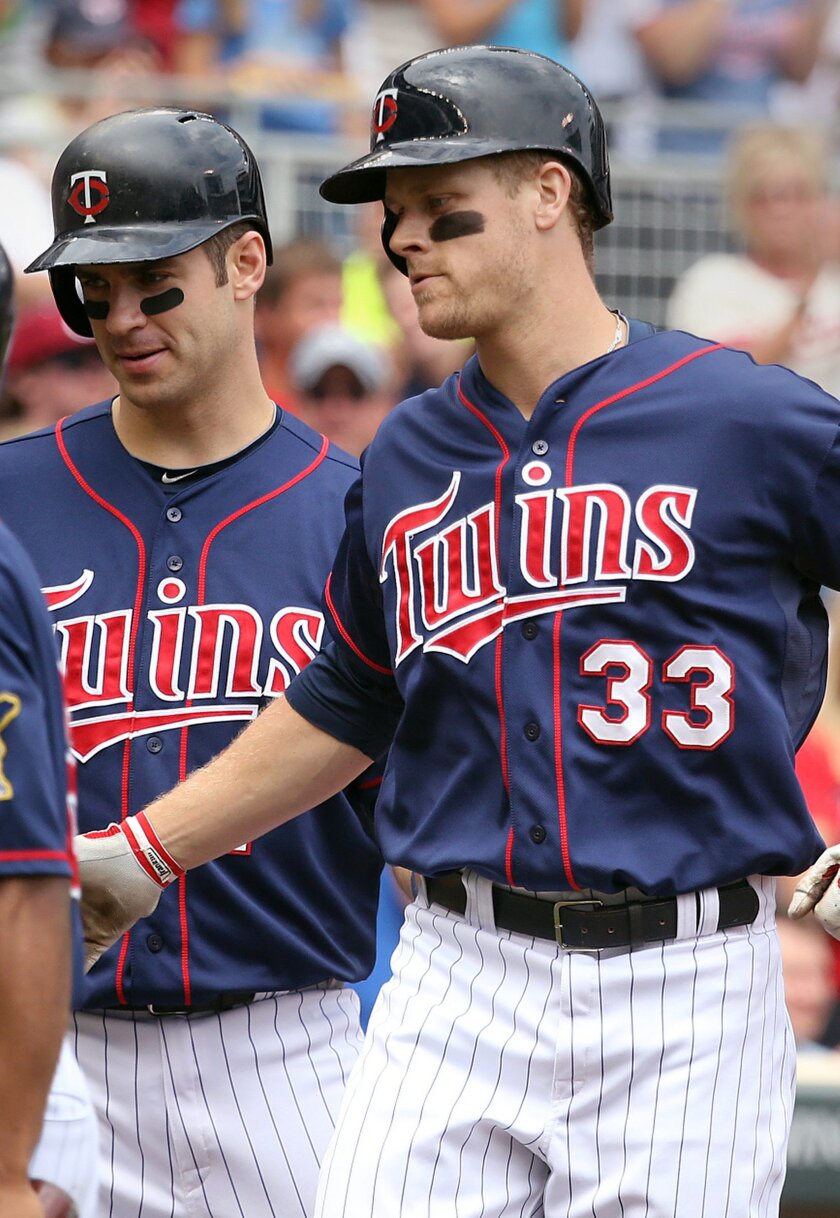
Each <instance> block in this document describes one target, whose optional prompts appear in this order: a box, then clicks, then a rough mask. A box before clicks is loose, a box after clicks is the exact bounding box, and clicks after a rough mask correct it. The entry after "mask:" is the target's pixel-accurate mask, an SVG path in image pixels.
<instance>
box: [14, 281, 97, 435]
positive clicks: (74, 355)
mask: <svg viewBox="0 0 840 1218" xmlns="http://www.w3.org/2000/svg"><path fill="white" fill-rule="evenodd" d="M116 392H117V384H116V382H115V380H114V378H113V377H112V376H111V374H110V372H109V371H108V369H107V368H106V367H105V365H104V364H103V363H102V360H101V359H100V357H99V352H98V351H97V349H96V345H95V344H94V342H93V339H84V338H79V336H78V335H76V334H72V333H71V332H70V330H68V329H67V327H66V326H65V324H64V322H63V321H62V320H61V318H60V317H59V315H58V312H57V310H56V307H55V305H54V304H53V302H52V301H50V303H49V304H48V305H44V306H40V307H37V308H27V309H21V310H20V311H19V312H18V316H17V321H16V323H15V328H14V332H13V334H12V343H11V347H10V348H9V355H8V360H7V363H6V378H5V384H4V385H3V392H2V397H1V398H0V439H2V440H8V439H10V438H11V437H12V436H18V435H22V434H23V433H25V432H28V431H37V430H38V428H40V427H50V426H52V425H53V424H55V423H57V422H58V420H59V419H61V418H63V417H64V416H65V415H68V414H72V413H73V411H74V410H78V409H79V407H80V406H86V405H87V404H88V403H89V402H99V401H102V400H103V399H104V398H108V397H111V396H112V395H113V394H115V393H116Z"/></svg>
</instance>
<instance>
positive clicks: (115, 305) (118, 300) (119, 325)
mask: <svg viewBox="0 0 840 1218" xmlns="http://www.w3.org/2000/svg"><path fill="white" fill-rule="evenodd" d="M142 300H143V295H142V293H141V292H138V291H136V290H135V289H133V288H132V287H131V286H130V285H118V286H113V287H112V289H111V292H110V296H109V300H108V309H107V313H106V315H105V318H104V322H105V326H106V328H107V330H108V332H109V334H114V335H118V334H127V333H128V332H129V331H130V330H136V329H138V328H139V327H140V326H144V325H145V324H146V321H147V318H146V314H145V313H144V312H143V310H142V308H141V307H140V306H141V302H142Z"/></svg>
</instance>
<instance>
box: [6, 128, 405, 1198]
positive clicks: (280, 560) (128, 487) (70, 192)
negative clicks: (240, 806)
mask: <svg viewBox="0 0 840 1218" xmlns="http://www.w3.org/2000/svg"><path fill="white" fill-rule="evenodd" d="M52 192H53V207H54V214H55V231H56V239H55V241H54V242H53V244H52V245H51V247H50V248H49V249H48V250H47V251H46V253H45V254H44V255H43V256H42V257H41V258H39V259H38V260H37V263H36V264H35V265H36V266H37V267H39V268H46V269H48V270H49V274H50V277H51V280H52V285H53V289H54V294H55V298H56V301H57V304H58V307H59V309H60V311H61V313H62V315H63V317H64V319H65V321H66V322H67V324H68V325H69V326H71V327H72V328H73V329H74V330H75V331H77V332H78V333H87V334H89V333H91V332H92V333H93V336H94V338H95V339H96V342H97V344H98V348H99V351H100V353H101V355H102V357H103V359H104V361H105V363H106V364H107V365H108V367H109V368H110V369H111V370H112V372H113V374H114V376H115V377H116V380H117V382H118V384H119V389H120V392H119V395H118V397H116V398H115V399H114V401H113V402H110V401H106V402H101V403H99V404H98V405H94V406H91V407H89V408H85V409H82V410H81V411H79V412H78V413H76V414H74V415H72V416H71V417H69V418H67V419H65V420H64V421H63V422H61V423H59V424H58V426H56V427H55V428H50V429H47V430H44V431H42V432H36V433H34V434H33V435H31V436H28V437H22V438H17V439H15V440H13V441H11V442H9V443H8V444H6V445H4V446H3V447H2V449H1V450H0V494H2V502H3V503H4V504H5V505H7V509H8V510H7V517H8V519H9V521H10V523H11V524H13V525H14V527H15V528H16V529H17V530H18V531H19V534H20V536H21V539H22V540H23V541H24V542H25V544H27V545H28V546H29V548H30V550H31V553H32V555H33V558H34V561H35V565H36V568H37V570H38V574H39V576H40V579H41V584H42V587H43V590H44V593H45V595H46V598H47V601H48V604H49V606H50V611H51V614H52V618H53V622H54V626H55V631H56V635H57V638H58V641H59V644H60V650H61V662H62V668H63V673H64V688H65V694H66V698H67V702H68V707H69V713H70V720H71V740H72V748H73V752H74V754H75V757H76V759H77V762H78V773H79V778H78V783H79V821H80V825H81V826H82V828H84V829H85V830H88V831H91V830H92V831H95V834H96V835H97V840H108V832H109V831H108V830H106V826H107V825H108V823H109V821H110V820H112V818H113V817H115V816H117V817H118V818H119V819H121V820H123V821H125V823H126V824H129V825H130V824H131V823H133V822H132V819H131V817H132V814H134V813H137V812H139V811H140V810H141V809H142V808H144V807H145V806H146V805H147V804H148V803H150V802H151V801H152V800H153V799H154V798H155V796H156V795H158V794H160V792H162V791H165V790H167V789H168V788H169V787H170V786H172V784H173V783H174V782H176V781H178V780H179V779H182V778H184V777H185V775H186V774H187V773H189V772H190V771H191V770H193V769H195V768H196V767H198V766H201V765H203V764H204V763H205V762H207V761H208V760H209V759H210V758H211V757H213V755H214V754H215V753H217V752H218V751H219V750H220V749H221V748H222V747H223V746H224V745H225V744H227V743H228V742H229V741H230V740H231V739H232V738H233V736H234V735H235V734H236V733H237V732H239V731H240V729H241V728H242V727H243V725H244V724H246V723H248V722H249V721H250V720H252V719H254V718H255V716H256V715H257V712H258V711H259V710H260V709H261V708H262V707H264V706H266V705H267V704H268V703H271V702H273V701H275V700H276V699H277V698H278V697H280V696H281V695H282V693H283V691H284V690H285V689H286V687H287V686H288V684H289V683H290V681H291V679H292V677H293V675H294V674H295V673H297V672H298V671H300V670H301V669H302V668H303V667H304V666H305V665H306V664H307V663H308V662H309V661H310V660H311V658H312V656H313V655H314V654H315V653H316V652H317V650H318V647H319V645H320V642H321V637H322V633H323V629H324V617H323V613H322V612H321V610H320V607H319V606H320V598H321V594H322V590H323V586H324V581H325V578H326V575H327V573H328V571H329V565H330V562H331V559H332V557H333V554H334V552H335V549H336V546H337V544H338V540H339V538H340V534H341V522H342V502H343V499H344V495H345V493H346V491H347V488H348V487H349V486H350V484H351V483H352V482H353V480H354V478H355V477H356V475H357V469H358V466H357V463H356V462H355V460H354V459H353V458H350V457H348V456H347V455H346V454H343V453H342V452H340V451H339V450H333V449H332V448H331V447H330V445H329V444H328V442H327V441H326V440H325V439H324V438H323V437H322V436H320V435H318V434H316V433H315V432H313V431H312V430H311V429H310V428H308V427H306V426H305V425H303V424H302V423H300V422H299V421H298V420H296V419H294V418H291V417H289V416H287V415H285V414H284V413H283V412H282V411H281V410H280V409H279V408H278V407H277V406H276V405H275V403H274V402H272V401H271V400H270V399H269V398H268V396H267V395H266V393H265V390H264V389H263V386H262V383H261V380H260V376H259V370H258V366H257V361H256V351H255V345H254V337H253V301H254V296H255V293H256V291H257V289H258V288H259V285H260V283H261V282H262V278H263V274H264V272H265V267H266V263H267V261H268V260H270V257H271V243H270V236H269V231H268V222H267V219H266V211H265V204H264V199H263V192H262V186H261V182H260V175H259V171H258V168H257V165H256V163H255V161H254V159H253V157H252V155H251V152H250V150H249V149H248V148H247V146H246V145H245V144H244V142H243V141H242V140H241V139H240V138H239V136H238V135H237V134H236V133H235V132H234V131H232V130H231V129H230V128H228V127H226V126H224V125H223V124H221V123H218V122H216V121H214V120H213V119H212V118H211V117H209V116H208V115H205V114H199V113H194V112H192V111H179V110H174V109H148V110H141V111H136V112H129V113H125V114H119V115H117V116H114V117H110V118H107V119H105V120H103V121H101V122H99V123H97V124H95V125H93V126H92V127H90V128H88V129H87V130H86V131H84V132H82V133H81V134H80V135H78V136H77V137H76V138H75V139H74V140H73V141H72V142H71V143H70V144H69V145H68V147H67V148H66V150H65V151H64V153H63V154H62V156H61V157H60V159H59V161H58V164H57V167H56V171H55V176H54V179H53V186H52ZM77 282H78V283H80V284H81V292H82V294H83V295H82V296H81V297H80V295H79V294H77V286H76V285H77ZM365 781H368V780H367V779H366V780H365ZM371 781H373V780H371ZM240 798H241V799H242V800H245V801H247V799H248V791H247V789H245V788H243V789H242V790H241V791H240V792H237V793H236V796H235V797H233V799H232V802H230V803H228V804H227V809H226V815H230V816H235V807H234V805H235V804H236V803H237V802H238V800H239V799H240ZM315 802H316V803H318V802H319V801H317V800H316V801H315ZM208 810H209V809H208ZM103 831H104V835H103ZM380 870H381V858H380V855H379V852H378V849H377V847H376V846H375V845H374V842H373V840H372V837H371V836H370V826H369V824H368V823H367V822H366V821H365V820H364V819H363V817H362V813H361V810H360V811H359V813H358V814H357V813H356V812H355V811H354V810H352V809H351V807H350V804H349V802H348V799H347V798H346V797H345V796H344V795H340V796H333V795H331V796H330V797H329V798H327V799H326V800H325V801H324V803H323V805H322V806H320V807H318V808H316V809H315V810H313V811H312V813H311V815H309V816H306V817H303V818H301V819H300V820H299V821H297V822H296V823H295V824H294V825H290V826H288V827H287V828H284V829H282V830H279V831H278V832H277V833H274V834H270V835H269V836H267V837H265V838H263V839H262V840H260V841H254V840H253V839H249V838H242V839H241V840H237V841H236V842H234V843H232V845H231V849H230V850H229V851H228V852H227V853H226V855H225V857H224V858H222V859H220V860H219V861H218V862H215V863H213V864H212V865H211V866H208V867H206V868H202V869H201V870H200V871H198V872H196V873H195V874H194V875H191V876H190V877H189V878H188V879H187V878H186V877H183V876H182V877H181V878H179V880H178V882H177V883H175V884H173V885H172V886H171V888H170V890H169V891H168V892H167V894H166V899H165V900H164V901H162V902H161V903H160V905H159V906H158V908H157V909H156V911H155V912H154V914H153V916H151V917H150V918H149V919H148V920H146V921H145V922H143V923H142V924H141V925H140V926H139V927H137V928H136V930H135V931H134V932H133V933H131V934H129V935H126V936H124V937H123V938H122V939H121V940H120V942H119V943H118V944H116V945H115V946H114V948H113V949H112V950H111V951H110V952H108V953H107V954H106V955H105V956H104V958H103V959H102V960H101V961H100V962H99V963H98V965H97V966H96V968H95V969H94V970H93V971H92V973H91V974H90V975H89V978H88V981H89V988H88V994H87V998H86V1001H85V1004H84V1007H83V1009H81V1010H79V1011H78V1012H77V1014H76V1051H77V1054H78V1057H79V1061H80V1063H81V1065H82V1067H83V1070H84V1072H85V1074H86V1076H87V1078H88V1080H89V1083H90V1086H91V1090H92V1093H93V1099H94V1104H95V1106H96V1109H97V1113H98V1116H99V1120H100V1128H101V1142H102V1167H101V1174H102V1184H101V1189H100V1211H99V1212H100V1213H101V1215H103V1218H104V1216H106V1215H114V1216H119V1218H124V1216H125V1215H128V1214H132V1215H137V1216H138V1218H172V1216H174V1218H186V1215H192V1214H196V1213H201V1214H202V1215H213V1218H236V1215H247V1218H269V1216H271V1215H277V1214H283V1215H284V1216H285V1215H288V1216H289V1218H294V1216H296V1215H301V1216H305V1215H309V1214H311V1212H312V1206H313V1203H314V1195H315V1185H316V1178H317V1171H318V1166H319V1163H320V1161H321V1158H322V1154H323V1151H324V1148H325V1146H326V1143H327V1140H328V1138H329V1136H330V1135H331V1133H332V1130H333V1126H334V1123H335V1119H336V1116H337V1112H338V1105H339V1099H340V1095H341V1093H342V1090H343V1086H344V1082H345V1080H346V1078H347V1075H348V1074H349V1071H350V1067H351V1066H352V1064H353V1062H354V1061H355V1059H356V1057H357V1054H358V1047H359V1043H360V1040H361V1034H360V1031H359V1026H358V1000H357V998H356V995H355V994H354V993H353V992H352V991H351V990H349V989H344V988H343V985H342V983H343V982H345V981H354V980H358V979H360V978H363V977H365V976H366V975H367V974H368V973H369V971H370V968H371V965H372V962H373V958H374V946H375V944H374V935H375V912H376V899H377V892H378V883H379V873H380Z"/></svg>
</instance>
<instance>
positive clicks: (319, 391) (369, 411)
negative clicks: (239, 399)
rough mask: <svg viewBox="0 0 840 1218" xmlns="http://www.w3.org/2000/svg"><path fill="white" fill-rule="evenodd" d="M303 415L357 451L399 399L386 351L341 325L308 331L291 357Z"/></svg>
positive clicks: (298, 408)
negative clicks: (396, 395) (396, 394)
mask: <svg viewBox="0 0 840 1218" xmlns="http://www.w3.org/2000/svg"><path fill="white" fill-rule="evenodd" d="M289 365H290V371H291V381H292V388H293V391H294V394H295V404H296V411H297V414H298V415H299V416H300V418H302V419H303V421H304V422H305V423H308V424H309V426H310V427H314V428H315V430H316V431H320V432H321V433H322V435H325V436H328V437H329V438H330V440H332V441H333V443H334V444H337V445H338V447H339V448H343V449H344V451H345V452H348V453H352V454H353V456H354V457H358V456H359V455H360V454H361V453H362V452H363V451H364V450H365V449H366V448H367V446H368V444H370V442H371V440H372V439H373V437H374V435H375V433H376V429H377V427H378V426H379V424H380V423H381V422H382V420H383V419H384V418H385V415H386V414H387V413H388V411H389V410H391V408H392V407H393V406H394V405H395V404H396V401H397V398H396V397H395V383H394V369H393V365H392V363H391V360H390V358H389V356H388V353H387V351H385V349H384V348H382V347H380V346H378V345H377V344H376V343H371V342H366V341H365V340H364V339H362V338H357V337H356V336H355V335H353V334H351V333H350V331H349V330H345V329H343V328H342V327H341V326H338V325H327V326H318V327H316V328H315V329H313V330H310V331H309V332H308V333H307V334H305V335H304V336H303V338H302V339H301V340H300V342H299V343H298V344H297V346H296V347H295V348H294V350H293V351H292V353H291V358H290V361H289Z"/></svg>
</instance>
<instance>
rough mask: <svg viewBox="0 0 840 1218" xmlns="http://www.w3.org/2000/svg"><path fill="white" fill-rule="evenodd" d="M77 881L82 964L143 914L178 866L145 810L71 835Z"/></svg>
mask: <svg viewBox="0 0 840 1218" xmlns="http://www.w3.org/2000/svg"><path fill="white" fill-rule="evenodd" d="M75 848H76V858H77V859H78V862H79V872H80V876H81V881H82V921H83V923H84V932H85V968H86V969H89V968H91V967H92V966H93V965H94V964H95V963H96V961H97V960H98V959H99V957H100V956H101V955H102V953H103V952H104V951H107V949H108V948H109V947H110V946H111V944H112V943H116V941H117V939H119V937H120V935H122V934H124V933H125V932H126V931H127V930H128V929H129V928H130V927H132V926H133V925H134V923H135V922H136V921H137V919H138V918H146V917H148V916H149V914H150V913H152V912H153V911H154V909H155V907H156V906H157V903H158V901H159V900H160V894H161V892H162V891H163V889H164V888H165V887H166V886H167V884H171V883H172V881H173V880H177V879H178V878H179V876H182V875H183V874H184V869H183V867H181V866H179V864H178V863H177V862H176V861H175V859H174V858H173V857H172V855H171V854H170V853H169V852H168V850H167V849H166V847H165V846H164V845H163V843H162V842H161V840H160V838H159V837H158V836H157V834H156V833H155V831H154V829H153V828H152V825H151V823H150V822H149V820H148V818H147V816H146V814H145V813H144V812H138V814H137V815H136V816H129V817H127V818H126V819H125V820H124V821H121V822H120V824H118V825H117V824H112V825H109V826H108V828H107V829H101V830H96V831H94V832H92V833H82V834H80V835H79V836H78V837H77V838H76V839H75Z"/></svg>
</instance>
